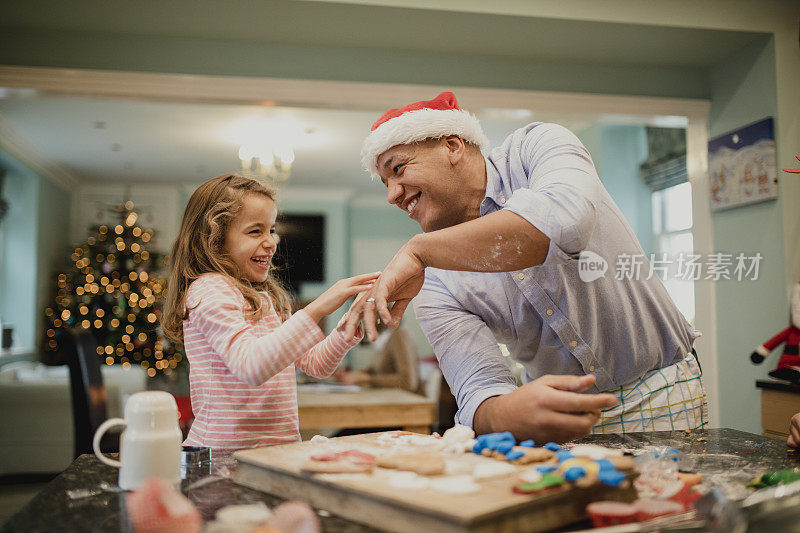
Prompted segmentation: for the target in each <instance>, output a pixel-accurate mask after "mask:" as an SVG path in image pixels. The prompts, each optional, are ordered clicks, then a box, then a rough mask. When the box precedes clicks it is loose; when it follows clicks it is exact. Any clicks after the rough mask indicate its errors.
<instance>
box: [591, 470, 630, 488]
mask: <svg viewBox="0 0 800 533" xmlns="http://www.w3.org/2000/svg"><path fill="white" fill-rule="evenodd" d="M597 479H599V480H600V482H601V483H604V484H606V485H609V486H611V487H616V486H618V485H619V484H620V483H622V481H623V480H624V479H625V474H623V473H622V472H620V471H619V470H601V471H600V472H598V474H597Z"/></svg>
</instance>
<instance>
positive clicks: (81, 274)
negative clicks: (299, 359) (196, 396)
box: [44, 201, 185, 377]
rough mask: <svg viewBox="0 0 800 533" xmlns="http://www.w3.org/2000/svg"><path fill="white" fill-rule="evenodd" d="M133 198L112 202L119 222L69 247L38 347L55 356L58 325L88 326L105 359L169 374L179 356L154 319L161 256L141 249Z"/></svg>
mask: <svg viewBox="0 0 800 533" xmlns="http://www.w3.org/2000/svg"><path fill="white" fill-rule="evenodd" d="M133 208H134V206H133V202H131V201H127V202H125V203H123V204H120V205H118V206H116V207H114V208H113V210H114V212H115V213H116V214H117V215H118V220H119V223H118V224H116V225H114V226H111V225H100V226H97V227H96V228H94V229H93V231H94V233H95V234H94V235H93V236H91V237H89V238H88V239H87V240H86V242H85V243H84V244H83V245H81V246H77V247H76V248H75V249H74V250H73V253H72V256H71V259H72V263H73V265H72V268H71V269H70V270H69V271H68V272H64V273H62V274H59V275H58V277H57V279H56V297H55V305H53V306H52V307H48V308H47V309H45V322H46V327H45V343H44V350H45V354H46V356H48V355H49V356H50V357H48V358H49V359H58V353H59V339H60V338H61V332H62V330H64V329H71V328H83V329H87V330H90V331H91V332H92V334H93V336H94V338H95V340H96V341H97V345H98V346H97V356H98V357H100V358H101V359H102V360H103V361H104V362H105V363H106V364H107V365H113V364H121V365H122V366H123V368H130V366H131V365H141V366H142V367H143V368H145V369H146V370H147V375H148V376H150V377H155V376H156V375H158V374H165V375H170V374H172V372H173V371H174V370H175V369H176V368H177V367H178V365H180V364H181V362H182V361H184V360H185V358H184V357H183V355H182V354H181V353H180V352H178V351H177V350H176V349H175V347H174V346H173V345H172V344H170V342H169V341H168V340H167V339H166V337H164V335H163V333H162V332H161V328H160V327H159V325H158V318H159V316H160V303H161V300H162V299H163V295H164V289H165V281H164V280H163V279H161V278H159V277H158V276H156V275H155V274H154V272H155V271H156V269H157V268H158V267H160V266H163V257H162V256H161V255H159V254H157V253H150V252H148V251H147V250H146V246H147V243H148V242H149V241H150V240H151V239H152V237H153V231H152V230H151V229H142V228H141V227H139V226H137V225H136V221H137V219H138V215H137V213H136V212H135V211H134V210H133Z"/></svg>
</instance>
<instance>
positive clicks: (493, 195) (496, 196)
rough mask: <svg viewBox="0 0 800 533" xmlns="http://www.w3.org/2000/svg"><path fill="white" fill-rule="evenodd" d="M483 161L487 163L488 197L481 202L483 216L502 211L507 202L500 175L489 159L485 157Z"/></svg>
mask: <svg viewBox="0 0 800 533" xmlns="http://www.w3.org/2000/svg"><path fill="white" fill-rule="evenodd" d="M483 159H484V162H485V163H486V195H485V196H484V198H483V201H482V202H481V216H483V215H486V214H488V213H492V212H494V211H496V210H498V209H502V207H503V204H504V203H506V200H507V198H506V197H505V191H503V183H502V181H501V180H500V174H498V172H497V169H496V168H495V167H494V165H493V164H492V162H491V161H490V160H489V158H487V157H486V156H484V158H483Z"/></svg>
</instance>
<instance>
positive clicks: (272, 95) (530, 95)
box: [0, 65, 719, 425]
mask: <svg viewBox="0 0 800 533" xmlns="http://www.w3.org/2000/svg"><path fill="white" fill-rule="evenodd" d="M0 87H10V88H20V89H35V90H38V91H41V92H43V93H45V94H59V95H81V96H87V97H94V98H133V99H144V100H159V101H174V102H184V103H185V102H198V103H229V104H249V105H263V106H290V107H311V108H333V109H355V110H373V111H376V112H380V111H383V110H386V109H388V108H391V107H395V106H396V105H398V103H402V102H411V101H415V100H422V99H425V98H430V96H431V95H432V94H435V93H436V92H438V91H444V90H452V91H454V92H455V93H456V94H458V98H459V101H460V103H461V104H462V105H463V106H464V107H465V108H467V109H479V108H498V107H502V108H509V109H530V110H533V111H540V112H558V113H575V114H599V115H617V116H619V117H620V118H622V117H627V118H630V117H635V118H636V121H637V122H638V123H646V124H656V125H659V124H661V125H663V124H664V122H665V120H666V122H668V123H672V124H682V125H684V126H686V128H687V143H686V155H687V158H686V159H687V167H688V168H687V170H688V174H689V180H690V181H691V183H692V215H693V217H694V224H693V228H692V232H693V235H694V243H695V250H700V251H702V252H710V251H712V250H713V244H714V242H713V219H712V216H711V208H710V204H709V198H708V149H707V143H708V117H709V110H710V107H711V104H710V102H709V101H707V100H699V99H685V98H659V97H645V96H619V95H603V94H578V93H563V92H546V91H521V90H508V89H492V88H476V87H436V86H430V85H404V84H403V85H401V84H391V83H374V82H342V81H320V80H294V79H272V78H250V77H235V76H203V75H187V74H161V73H149V72H123V71H109V70H82V69H63V68H40V67H18V66H4V65H0ZM0 134H2V132H0ZM695 301H696V306H697V307H696V308H697V312H696V320H695V325H696V327H697V329H699V330H700V331H702V332H703V333H704V336H703V337H702V338H701V339H698V342H697V346H698V352H699V353H700V354H701V356H702V360H703V363H704V372H705V373H704V378H705V379H704V381H705V384H706V389H707V392H708V394H709V400H710V401H709V405H710V415H711V421H712V425H714V423H715V422H716V421H718V420H719V402H718V401H717V400H718V380H717V361H718V357H717V342H716V312H715V310H716V304H715V289H714V285H713V283H712V282H710V281H699V282H697V283H695Z"/></svg>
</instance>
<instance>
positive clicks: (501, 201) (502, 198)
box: [500, 196, 506, 204]
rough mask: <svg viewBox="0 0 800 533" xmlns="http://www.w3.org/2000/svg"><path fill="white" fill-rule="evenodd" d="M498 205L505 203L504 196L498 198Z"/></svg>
mask: <svg viewBox="0 0 800 533" xmlns="http://www.w3.org/2000/svg"><path fill="white" fill-rule="evenodd" d="M500 203H501V204H504V203H506V197H505V196H501V197H500Z"/></svg>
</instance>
